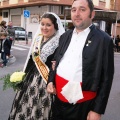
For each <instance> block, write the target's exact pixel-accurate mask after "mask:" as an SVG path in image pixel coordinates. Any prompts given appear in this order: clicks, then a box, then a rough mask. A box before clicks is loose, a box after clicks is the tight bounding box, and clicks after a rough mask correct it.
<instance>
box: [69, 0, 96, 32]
mask: <svg viewBox="0 0 120 120" xmlns="http://www.w3.org/2000/svg"><path fill="white" fill-rule="evenodd" d="M93 17H94V11H92V13H91V12H90V8H89V6H88V2H87V1H86V0H77V1H74V2H73V5H72V9H71V19H72V22H73V24H74V26H75V27H76V29H77V30H78V31H82V30H84V29H85V28H87V27H89V26H90V24H91V23H92V19H93Z"/></svg>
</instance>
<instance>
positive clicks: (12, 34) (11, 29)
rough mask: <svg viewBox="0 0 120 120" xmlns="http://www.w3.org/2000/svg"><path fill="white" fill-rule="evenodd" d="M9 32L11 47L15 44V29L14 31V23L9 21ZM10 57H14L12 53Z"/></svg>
mask: <svg viewBox="0 0 120 120" xmlns="http://www.w3.org/2000/svg"><path fill="white" fill-rule="evenodd" d="M7 32H8V38H9V40H10V43H11V46H12V44H14V42H15V29H14V27H13V24H12V21H9V22H8V26H7ZM10 49H11V48H10ZM8 57H9V58H10V57H13V56H12V55H11V53H10V54H9V55H8Z"/></svg>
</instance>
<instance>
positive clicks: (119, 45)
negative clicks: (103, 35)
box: [116, 35, 120, 52]
mask: <svg viewBox="0 0 120 120" xmlns="http://www.w3.org/2000/svg"><path fill="white" fill-rule="evenodd" d="M116 39H117V42H118V51H117V52H120V36H119V35H117V38H116Z"/></svg>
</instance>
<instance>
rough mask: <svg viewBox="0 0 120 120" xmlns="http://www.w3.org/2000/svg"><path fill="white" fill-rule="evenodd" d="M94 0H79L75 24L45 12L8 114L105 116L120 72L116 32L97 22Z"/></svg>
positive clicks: (27, 117)
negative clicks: (113, 34) (116, 64)
mask: <svg viewBox="0 0 120 120" xmlns="http://www.w3.org/2000/svg"><path fill="white" fill-rule="evenodd" d="M94 16H95V11H94V5H93V2H92V1H91V0H73V3H72V6H71V19H72V22H73V24H74V26H75V27H74V29H72V30H68V31H66V32H65V30H64V28H63V25H62V23H61V21H60V18H59V17H58V16H57V15H56V14H55V13H52V12H47V13H44V14H43V15H42V17H41V21H40V28H39V30H38V31H37V33H36V34H37V35H36V37H35V39H34V40H33V41H34V43H33V44H32V46H31V55H30V56H28V57H29V60H28V62H27V65H26V68H25V73H26V76H25V78H24V80H23V82H21V89H20V90H18V91H17V92H16V95H15V98H14V101H13V104H12V107H11V111H10V114H9V118H8V120H101V115H102V114H104V113H105V109H106V105H107V102H108V98H109V94H110V90H111V86H112V80H113V76H114V51H113V41H112V39H111V37H110V36H109V35H108V34H107V33H105V32H103V31H102V30H100V29H98V28H96V26H95V25H94V24H93V23H92V19H93V18H94Z"/></svg>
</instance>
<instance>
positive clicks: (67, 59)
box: [57, 27, 90, 82]
mask: <svg viewBox="0 0 120 120" xmlns="http://www.w3.org/2000/svg"><path fill="white" fill-rule="evenodd" d="M89 32H90V28H89V27H88V28H86V29H85V30H83V31H82V32H79V33H77V32H76V29H74V31H73V34H72V38H71V42H70V44H69V46H68V49H67V50H66V52H65V54H64V56H63V58H62V59H61V61H60V63H59V65H58V67H57V74H58V75H59V76H61V77H63V78H64V79H66V80H68V81H76V82H82V51H83V47H84V45H85V42H86V39H87V36H88V34H89Z"/></svg>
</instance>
